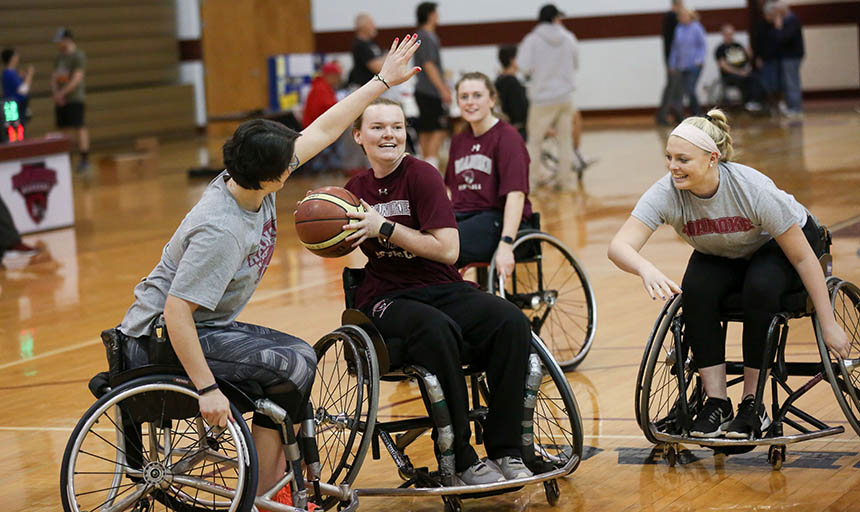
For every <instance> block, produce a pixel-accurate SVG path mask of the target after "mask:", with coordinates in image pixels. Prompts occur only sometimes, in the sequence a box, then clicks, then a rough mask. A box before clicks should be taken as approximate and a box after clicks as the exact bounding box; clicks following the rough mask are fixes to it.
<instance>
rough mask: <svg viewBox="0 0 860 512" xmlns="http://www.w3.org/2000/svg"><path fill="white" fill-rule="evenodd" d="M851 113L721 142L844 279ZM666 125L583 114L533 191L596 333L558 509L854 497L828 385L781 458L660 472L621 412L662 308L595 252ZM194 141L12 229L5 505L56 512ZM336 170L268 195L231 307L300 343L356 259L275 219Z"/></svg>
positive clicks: (576, 377) (335, 314) (0, 487)
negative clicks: (67, 462) (579, 275)
mask: <svg viewBox="0 0 860 512" xmlns="http://www.w3.org/2000/svg"><path fill="white" fill-rule="evenodd" d="M854 109H855V106H854V105H845V108H841V109H834V110H829V111H819V112H811V113H808V114H807V117H806V119H805V121H804V122H803V123H801V124H796V125H787V124H784V123H780V122H779V121H774V120H768V119H764V120H761V119H759V120H754V119H748V118H742V119H740V120H738V121H737V126H736V129H735V132H734V138H735V141H736V147H737V148H738V149H739V152H738V157H737V159H738V160H739V161H741V162H743V163H746V164H748V165H751V166H753V167H755V168H758V169H760V170H762V171H764V172H766V173H767V174H768V175H770V176H771V177H772V178H773V179H774V181H775V182H776V183H777V184H778V185H779V186H781V187H782V188H784V189H785V190H787V191H789V192H790V193H792V194H794V195H795V197H797V199H799V200H800V201H801V202H802V203H803V204H805V205H806V206H807V207H808V208H809V209H810V210H811V211H812V212H813V213H814V214H815V215H817V216H818V217H819V218H820V219H821V220H822V221H823V222H824V223H826V224H828V225H830V226H831V227H835V228H840V227H845V228H847V229H843V230H842V232H843V233H846V235H845V236H837V237H836V238H835V240H834V241H835V244H834V247H833V254H834V267H835V274H836V275H838V276H840V277H842V278H844V279H847V280H853V281H854V282H860V257H858V249H860V236H858V235H860V230H858V229H857V222H860V200H858V196H860V153H858V149H857V148H858V143H860V115H858V114H857V112H856V111H855V110H854ZM588 128H591V129H588ZM665 137H666V132H664V131H661V130H657V129H655V128H653V127H652V126H648V125H646V124H645V123H641V122H640V123H637V122H630V123H616V124H614V125H613V126H609V127H606V126H604V127H598V128H593V127H587V131H586V134H585V136H584V139H583V146H582V147H583V151H584V152H586V153H587V154H588V155H589V156H594V157H597V158H598V159H599V160H598V162H597V163H595V164H594V165H593V166H592V167H591V168H589V169H588V171H587V172H586V176H585V179H584V182H583V185H582V187H581V189H580V190H578V191H576V192H567V193H557V192H551V191H539V192H538V193H534V194H533V195H532V200H533V202H534V203H535V206H536V209H537V210H539V211H541V212H542V215H543V224H544V230H545V231H547V232H549V233H552V234H554V235H556V236H558V237H559V238H561V239H562V240H563V241H564V242H565V243H566V244H568V246H569V247H570V248H571V249H572V250H574V252H575V253H576V254H577V256H578V257H579V258H580V259H581V260H582V262H583V263H584V266H585V268H586V270H587V272H588V274H589V276H590V278H591V280H592V283H593V285H594V287H595V289H596V293H597V303H598V317H599V323H598V329H597V338H596V341H595V343H594V346H593V348H592V350H591V353H590V354H589V355H588V357H587V358H586V360H585V361H584V363H583V364H582V365H581V366H580V367H579V369H578V370H577V371H576V372H574V373H571V374H569V375H568V378H569V381H570V383H571V386H572V388H573V390H574V393H575V395H576V398H577V400H578V402H579V406H580V409H581V412H582V416H583V427H584V431H585V444H586V452H587V455H588V458H587V459H586V460H585V461H584V462H583V463H582V464H581V466H580V467H579V469H578V470H577V471H576V472H575V473H574V474H573V475H571V476H570V477H568V478H567V479H565V480H563V481H562V482H561V484H560V487H561V502H560V504H559V505H558V507H557V508H556V510H595V511H596V510H600V511H603V510H640V509H641V510H704V509H707V510H769V511H772V510H792V511H800V510H856V509H857V507H858V505H857V503H858V502H860V439H858V437H857V435H856V434H855V433H854V432H853V431H850V427H848V425H847V423H846V422H845V421H844V417H843V416H842V413H841V411H840V409H839V407H838V405H837V403H836V400H835V398H834V397H833V394H832V392H831V390H830V388H829V386H827V385H826V383H825V384H822V385H819V386H817V389H815V390H813V392H812V393H811V394H810V395H809V397H808V398H806V399H804V404H805V407H807V408H808V410H809V411H810V412H812V413H815V414H817V415H819V417H821V418H822V419H824V420H825V421H827V422H828V423H832V424H836V425H845V426H846V427H847V428H848V429H849V432H846V433H844V434H842V435H838V436H835V437H829V438H824V439H820V440H815V441H810V442H806V443H802V444H799V445H793V446H790V447H789V451H788V459H787V461H786V464H785V467H784V468H783V469H782V471H779V472H776V471H772V470H771V468H770V466H769V465H768V463H767V461H766V450H764V449H758V450H755V451H753V452H751V453H749V454H746V455H741V456H732V457H728V458H723V457H720V458H714V457H713V455H712V452H710V451H708V450H705V449H701V448H699V447H697V446H693V445H691V446H686V448H688V449H689V450H691V454H692V457H690V459H691V461H690V462H689V463H687V464H684V465H679V466H677V467H675V468H670V467H668V466H667V465H666V463H665V462H664V461H663V460H662V459H660V458H659V457H656V458H655V457H653V456H652V455H651V454H650V452H651V449H652V446H651V445H650V443H648V442H647V441H646V440H645V439H644V438H643V436H642V434H641V432H640V430H639V428H638V427H637V426H636V424H635V422H634V412H633V388H634V381H635V378H636V371H637V368H638V365H639V361H640V359H641V357H642V351H643V347H644V342H645V339H646V337H647V335H648V332H649V330H650V328H651V325H652V323H653V321H654V318H655V317H656V315H657V313H658V311H659V309H660V307H661V304H658V303H654V302H652V301H651V300H649V299H648V297H647V296H646V294H645V292H644V291H643V289H642V287H641V284H640V281H639V280H638V278H636V277H634V276H630V275H628V274H624V273H623V272H621V271H619V270H618V269H616V268H615V267H614V266H613V265H612V264H611V263H610V262H609V261H608V260H607V259H606V247H607V244H608V242H609V240H610V238H611V237H612V235H613V234H614V233H615V231H616V230H617V229H618V227H619V226H620V225H621V224H622V223H623V222H624V220H625V219H626V217H627V215H628V214H629V212H630V210H631V208H632V207H633V205H634V204H635V202H636V199H637V198H638V197H639V195H640V194H641V193H642V192H644V191H645V189H646V188H647V187H648V186H649V185H650V184H651V183H653V182H654V181H656V180H657V179H658V178H659V177H660V176H662V174H663V173H664V172H666V171H665V168H664V166H663V156H662V154H663V153H662V152H663V145H664V142H665V141H664V138H665ZM207 145H209V146H212V145H213V143H212V141H209V142H207V141H206V140H188V141H180V142H175V143H167V144H164V145H163V146H162V148H161V149H160V152H159V157H158V160H157V163H156V168H154V169H151V170H149V171H145V170H142V169H133V168H132V169H124V170H123V169H120V170H118V171H117V170H113V171H111V170H109V169H102V170H101V171H98V172H96V175H95V177H94V178H93V179H92V180H90V181H83V180H80V179H77V178H76V183H75V214H76V219H77V220H76V225H75V227H74V228H72V229H64V230H58V231H54V232H49V233H44V234H38V235H33V236H28V237H26V238H25V240H26V241H27V242H36V241H41V242H44V243H45V244H46V245H47V247H48V252H49V255H50V257H49V258H47V261H41V262H35V263H32V264H30V265H28V266H22V265H20V264H18V263H17V262H14V261H7V265H6V267H7V268H6V269H5V270H2V271H0V284H2V294H0V392H2V396H3V403H4V407H3V411H4V414H3V416H2V419H0V448H2V450H0V454H2V456H0V496H2V499H0V501H2V502H3V503H4V505H2V507H0V508H2V509H3V510H7V511H17V510H21V511H23V510H27V511H32V510H56V509H58V508H59V507H60V505H59V503H60V496H59V492H58V482H59V466H60V460H61V458H62V454H63V450H64V447H65V444H66V440H67V438H68V436H69V434H70V432H71V429H72V428H73V426H74V425H75V423H76V422H77V420H78V418H79V417H80V416H81V415H82V413H83V412H84V410H85V409H86V408H87V407H88V406H89V405H90V404H91V403H92V402H93V398H92V396H91V395H90V393H89V392H88V390H87V387H86V384H87V381H88V380H89V378H90V377H91V376H92V375H93V374H95V373H97V372H99V371H102V370H104V369H105V368H106V363H105V360H104V351H103V348H102V344H101V342H100V340H99V339H98V334H99V332H100V331H101V330H102V329H105V328H108V327H112V326H114V325H116V324H117V323H118V322H119V321H120V319H121V318H122V316H123V314H124V312H125V310H126V308H127V307H128V306H129V304H130V303H131V301H132V299H133V297H132V288H133V287H134V285H135V283H136V282H137V281H138V280H139V279H140V278H141V277H143V276H145V275H146V274H147V273H148V272H149V271H150V270H151V268H152V267H153V265H154V264H155V263H156V261H157V260H158V257H159V255H160V252H161V249H162V247H163V245H164V243H165V242H166V241H167V240H168V238H169V237H170V235H171V234H172V232H173V230H174V229H175V227H176V226H177V225H178V223H179V221H180V220H181V219H182V217H183V216H184V215H185V213H186V211H187V210H188V209H189V208H190V207H191V206H192V205H193V204H194V203H195V201H196V200H197V199H198V198H199V196H200V193H201V191H202V190H203V188H204V187H205V185H206V183H207V180H205V179H188V178H187V177H186V174H185V170H186V169H187V168H188V167H192V166H196V165H198V164H199V160H198V159H199V155H200V153H201V151H205V148H206V147H207ZM214 145H217V141H216V142H215V143H214ZM344 181H345V179H344V178H342V177H341V176H335V175H328V176H317V177H296V178H295V179H291V180H290V181H289V182H288V185H287V188H286V189H285V190H284V191H283V192H281V193H280V194H279V196H278V205H279V214H280V216H281V217H280V218H281V229H280V232H279V241H278V245H277V247H276V249H275V255H274V258H273V259H272V263H271V266H270V267H269V270H268V272H267V275H266V277H265V279H264V280H263V281H262V283H261V285H260V287H259V289H258V291H257V293H256V294H255V295H254V297H253V298H252V299H251V302H250V303H249V304H248V307H247V308H246V309H245V311H244V312H243V313H242V315H241V317H240V319H241V320H244V321H247V322H253V323H259V324H263V325H267V326H271V327H273V328H276V329H280V330H283V331H286V332H289V333H292V334H295V335H298V336H300V337H302V338H304V339H305V340H307V341H309V342H311V343H313V342H314V341H315V340H316V339H318V338H319V337H320V336H322V335H323V334H324V333H326V332H328V331H329V330H331V329H333V328H335V327H337V326H338V325H339V317H340V311H341V309H342V304H343V300H342V294H341V287H340V271H341V269H342V268H343V266H344V265H350V266H360V265H361V264H362V259H363V257H362V256H361V255H360V253H359V252H358V251H356V253H354V254H352V255H350V256H348V257H346V258H343V259H339V260H324V259H321V258H318V257H316V256H314V255H312V254H310V253H309V252H307V251H306V250H304V249H302V248H301V247H300V245H299V243H298V241H297V240H296V236H295V231H294V229H293V227H292V222H291V217H292V211H293V207H294V205H295V202H296V200H297V199H298V198H299V197H301V196H302V195H303V194H304V192H305V191H306V190H308V189H311V188H315V187H317V186H322V185H341V184H343V182H344ZM852 226H853V229H852ZM838 233H839V231H837V234H838ZM645 254H646V256H647V257H649V258H651V259H652V260H653V261H655V262H657V263H658V265H659V266H660V268H661V269H662V270H663V271H664V272H666V273H667V274H668V275H669V276H670V277H672V278H674V279H675V280H676V281H678V280H680V278H681V276H682V275H683V270H684V267H685V264H686V261H687V258H688V256H689V254H690V249H689V248H688V246H686V245H685V244H684V243H683V242H681V241H680V239H679V238H678V237H677V236H675V234H674V233H673V232H672V231H671V230H670V229H669V228H666V227H664V228H662V229H660V230H659V231H658V232H657V233H656V234H655V236H654V237H653V238H652V240H651V242H650V243H649V244H648V245H647V246H646V249H645ZM804 322H805V323H804ZM733 332H734V331H733ZM792 332H793V336H792V339H791V354H792V356H791V357H794V358H801V359H802V358H804V357H805V358H807V359H809V358H811V359H812V360H814V359H816V358H817V357H818V356H817V349H816V347H815V345H814V337H813V335H812V330H811V328H810V327H809V322H808V320H807V321H798V322H796V323H795V324H794V330H793V331H792ZM735 334H736V332H735ZM738 345H739V343H737V342H733V341H730V348H729V355H730V356H735V357H736V356H737V355H738V353H739V346H738ZM416 397H417V391H416V389H415V388H414V387H413V386H411V385H407V384H396V385H393V384H392V385H389V384H385V385H384V386H383V388H382V395H381V400H380V412H379V415H380V419H390V418H395V417H402V416H409V415H414V414H421V413H422V407H421V405H420V400H416V399H415V398H416ZM738 398H739V397H737V396H734V397H733V399H734V401H735V402H736V401H737V400H738ZM404 402H405V403H404ZM395 403H397V405H396V406H394V404H395ZM801 407H804V405H803V404H802V405H801ZM417 448H418V450H416V456H415V457H416V458H417V459H418V462H419V463H421V462H422V460H423V461H424V463H425V464H426V463H429V462H430V457H432V448H431V445H430V442H429V437H428V438H426V439H423V440H421V442H419V445H418V447H417ZM399 483H400V482H399V479H398V477H397V475H396V471H395V468H394V465H393V463H392V462H391V461H390V460H388V459H387V455H386V454H385V453H383V459H382V460H380V461H372V460H370V457H368V459H367V461H366V462H365V466H364V467H363V469H362V472H361V474H360V476H359V480H358V484H359V487H360V486H374V487H375V486H385V485H398V484H399ZM464 504H465V506H466V508H467V509H468V510H507V511H513V510H525V509H529V510H532V509H533V510H549V509H550V507H549V506H548V505H547V503H546V499H545V497H544V495H543V489H542V487H541V486H533V487H531V488H526V489H523V490H521V491H518V492H516V493H513V494H508V495H504V496H501V497H496V498H488V499H484V500H469V501H466V502H464ZM441 505H442V503H441V500H439V499H438V498H421V499H401V500H392V499H388V498H386V499H380V498H363V499H362V501H361V510H422V511H423V510H438V509H440V508H441Z"/></svg>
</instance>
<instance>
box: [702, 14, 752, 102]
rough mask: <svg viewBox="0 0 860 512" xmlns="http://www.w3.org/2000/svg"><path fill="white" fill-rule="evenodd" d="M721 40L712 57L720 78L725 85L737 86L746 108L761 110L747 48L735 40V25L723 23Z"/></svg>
mask: <svg viewBox="0 0 860 512" xmlns="http://www.w3.org/2000/svg"><path fill="white" fill-rule="evenodd" d="M722 33H723V42H722V43H721V44H720V45H719V46H717V50H716V52H715V54H714V57H715V58H716V60H717V65H719V67H720V79H721V80H722V82H723V85H725V86H732V87H737V88H738V89H740V91H741V95H742V97H743V101H744V106H745V107H746V109H747V110H750V111H753V112H758V111H759V110H761V103H759V101H760V99H761V98H760V93H759V91H758V80H757V79H756V77H755V75H754V73H753V69H752V62H751V61H750V55H749V53H748V52H747V49H746V48H744V47H743V46H742V45H741V44H739V43H738V42H737V41H735V27H733V26H732V25H731V24H728V23H727V24H725V25H723V28H722Z"/></svg>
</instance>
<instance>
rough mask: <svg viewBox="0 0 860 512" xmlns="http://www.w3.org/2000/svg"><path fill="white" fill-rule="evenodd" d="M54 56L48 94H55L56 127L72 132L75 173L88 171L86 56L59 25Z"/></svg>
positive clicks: (68, 31)
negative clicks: (76, 162)
mask: <svg viewBox="0 0 860 512" xmlns="http://www.w3.org/2000/svg"><path fill="white" fill-rule="evenodd" d="M54 42H55V43H57V50H58V53H57V56H56V57H55V58H54V73H53V75H51V93H52V94H53V96H54V114H55V115H56V119H57V128H58V129H60V130H63V131H69V132H73V134H74V136H73V137H72V138H73V139H74V140H75V142H76V143H77V148H78V151H79V152H80V161H79V162H78V172H82V173H83V172H86V171H87V170H89V159H88V157H89V152H90V134H89V132H88V131H87V127H86V125H85V123H84V99H85V96H86V87H85V85H84V81H85V73H86V69H87V56H86V54H85V53H84V52H83V50H81V49H80V48H78V46H77V44H75V39H74V37H73V36H72V31H71V30H69V29H67V28H60V29H59V30H57V34H56V36H54Z"/></svg>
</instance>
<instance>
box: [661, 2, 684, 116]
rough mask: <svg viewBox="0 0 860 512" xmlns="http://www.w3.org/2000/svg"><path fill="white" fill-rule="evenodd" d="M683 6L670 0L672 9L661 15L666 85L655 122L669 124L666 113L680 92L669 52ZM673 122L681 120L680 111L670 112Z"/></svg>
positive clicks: (679, 83)
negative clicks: (670, 64)
mask: <svg viewBox="0 0 860 512" xmlns="http://www.w3.org/2000/svg"><path fill="white" fill-rule="evenodd" d="M683 8H684V4H683V3H682V2H681V0H672V9H671V10H670V11H669V12H667V13H666V14H664V15H663V63H664V64H666V85H665V86H664V87H663V95H662V96H661V97H660V107H659V108H658V109H657V124H659V125H661V126H669V120H668V119H667V118H666V115H667V114H668V113H669V109H670V108H671V107H673V106H674V103H673V99H674V98H676V97H677V96H678V95H679V94H680V88H681V80H680V77H679V76H678V75H676V74H674V73H672V70H671V68H670V67H669V53H670V52H671V51H672V42H673V41H674V40H675V27H677V26H678V11H679V10H681V9H683ZM672 115H673V116H674V118H675V123H680V122H681V113H680V112H672Z"/></svg>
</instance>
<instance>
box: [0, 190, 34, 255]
mask: <svg viewBox="0 0 860 512" xmlns="http://www.w3.org/2000/svg"><path fill="white" fill-rule="evenodd" d="M39 252H40V249H39V248H37V247H33V246H30V245H27V244H25V243H24V241H23V240H21V235H20V234H19V233H18V229H17V228H16V227H15V222H14V221H13V220H12V214H11V213H9V209H8V208H6V204H5V203H4V202H3V200H2V199H0V262H2V260H3V258H16V259H17V258H32V257H33V256H35V255H37V254H39Z"/></svg>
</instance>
